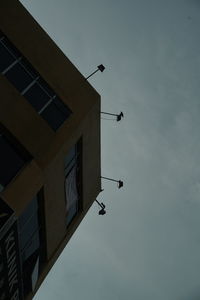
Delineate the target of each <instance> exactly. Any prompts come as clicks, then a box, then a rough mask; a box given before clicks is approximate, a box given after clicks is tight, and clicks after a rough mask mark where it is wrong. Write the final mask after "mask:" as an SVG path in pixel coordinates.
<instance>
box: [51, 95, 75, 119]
mask: <svg viewBox="0 0 200 300" xmlns="http://www.w3.org/2000/svg"><path fill="white" fill-rule="evenodd" d="M54 103H55V105H56V106H57V107H58V108H59V110H60V111H62V112H63V113H64V114H65V116H66V118H67V117H69V116H70V115H71V110H70V109H69V108H68V107H67V106H66V105H65V104H64V103H63V102H62V101H61V100H60V99H59V98H58V97H56V98H55V99H54Z"/></svg>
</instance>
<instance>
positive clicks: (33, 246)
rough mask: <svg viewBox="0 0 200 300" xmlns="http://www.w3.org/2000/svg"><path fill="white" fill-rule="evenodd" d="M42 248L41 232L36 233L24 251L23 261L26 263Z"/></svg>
mask: <svg viewBox="0 0 200 300" xmlns="http://www.w3.org/2000/svg"><path fill="white" fill-rule="evenodd" d="M39 246H40V238H39V232H38V231H36V232H35V233H34V235H32V236H31V237H30V239H29V241H28V243H27V244H26V247H25V248H24V250H23V251H22V260H23V262H24V261H26V260H27V259H28V258H29V257H30V256H31V255H32V254H33V253H34V252H35V251H37V250H38V248H39Z"/></svg>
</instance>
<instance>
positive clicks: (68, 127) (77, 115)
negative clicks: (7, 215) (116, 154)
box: [0, 0, 101, 299]
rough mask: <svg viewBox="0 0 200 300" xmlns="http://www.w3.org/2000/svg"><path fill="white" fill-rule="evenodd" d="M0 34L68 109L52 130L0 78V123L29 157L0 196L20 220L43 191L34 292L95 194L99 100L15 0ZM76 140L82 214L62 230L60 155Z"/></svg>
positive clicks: (6, 6)
mask: <svg viewBox="0 0 200 300" xmlns="http://www.w3.org/2000/svg"><path fill="white" fill-rule="evenodd" d="M0 30H1V31H2V32H3V33H4V34H5V35H6V36H7V38H8V39H9V40H10V41H11V42H12V43H13V44H14V45H15V46H16V48H17V49H18V50H19V51H20V52H21V53H22V55H23V56H24V57H25V58H26V59H27V60H28V61H29V62H30V64H31V65H32V66H34V68H35V69H36V70H37V71H38V73H40V74H41V76H42V78H43V79H44V80H45V81H46V82H47V83H48V84H49V86H50V87H51V88H52V89H53V90H54V91H55V92H56V94H57V95H58V96H59V97H60V98H61V99H62V101H63V102H64V103H66V105H67V106H68V107H69V108H70V110H71V111H72V114H71V115H70V117H69V119H67V120H66V121H65V122H64V123H63V125H62V126H61V127H60V128H59V129H58V130H57V131H56V132H54V131H53V130H52V129H51V128H50V127H49V126H48V124H47V123H46V122H45V121H44V120H43V119H42V118H41V117H40V115H38V114H37V112H36V111H35V110H34V109H33V108H32V107H31V105H30V104H29V103H28V102H27V101H26V100H25V99H24V97H23V96H21V95H20V93H19V92H18V91H17V90H16V89H15V87H14V86H13V85H12V84H11V83H10V82H9V81H8V80H7V79H6V78H5V76H3V75H0V89H1V98H0V123H1V124H2V125H3V126H4V127H5V128H6V129H7V130H8V131H9V132H10V133H11V134H12V135H13V136H14V137H15V138H16V140H17V141H19V143H20V144H21V145H22V146H23V147H24V148H25V149H26V150H27V152H28V153H30V155H31V156H32V159H31V160H30V161H29V162H28V163H27V164H26V165H25V166H24V168H23V169H21V171H20V172H19V173H18V174H17V175H16V177H15V178H13V180H12V181H11V182H10V183H9V184H8V185H7V186H6V188H5V189H4V190H3V191H2V192H1V193H0V197H1V198H2V199H4V201H6V202H7V203H8V204H9V206H10V207H11V208H12V209H13V210H14V212H15V214H16V216H20V214H21V213H22V212H23V211H24V209H25V208H26V206H27V204H28V203H29V202H30V201H31V199H33V197H34V196H35V195H36V193H37V192H38V191H39V190H40V189H41V188H43V191H44V204H45V227H46V248H47V261H46V265H45V267H44V270H43V272H42V273H41V275H40V278H39V281H38V283H37V287H36V289H35V291H34V293H35V292H36V291H37V289H38V287H39V286H40V284H41V283H42V281H43V279H44V278H45V276H46V274H47V273H48V271H49V270H50V268H51V267H52V265H53V264H54V262H55V260H56V259H57V257H58V256H59V254H60V253H61V251H62V250H63V248H64V247H65V245H66V243H67V242H68V240H69V239H70V237H71V236H72V234H73V233H74V231H75V230H76V228H77V226H78V225H79V223H80V222H81V220H82V218H83V217H84V216H85V214H86V212H87V210H88V209H89V208H90V206H91V204H92V203H93V201H94V200H95V199H96V197H97V195H98V194H99V192H100V190H101V181H100V176H101V168H100V163H101V162H100V96H99V94H98V93H97V92H96V91H95V90H94V88H93V87H92V86H91V85H90V84H89V83H88V82H87V81H86V80H85V78H84V77H83V76H82V75H81V74H80V72H79V71H78V70H77V69H76V68H75V67H74V65H73V64H72V63H71V62H70V61H69V60H68V58H67V57H66V56H65V55H64V54H63V53H62V51H61V50H60V49H59V48H58V47H57V46H56V45H55V43H54V42H53V41H52V40H51V38H50V37H49V36H48V35H47V34H46V32H45V31H44V30H43V29H42V28H41V27H40V26H39V25H38V23H37V22H36V21H35V20H34V19H33V18H32V16H31V15H30V14H29V13H28V12H27V11H26V10H25V8H24V7H23V6H22V5H21V4H20V2H19V1H17V0H1V3H0ZM81 137H82V210H81V211H80V212H79V213H78V215H77V216H76V217H75V219H74V220H73V221H72V224H71V225H70V226H69V227H68V228H67V229H66V224H65V191H64V180H65V176H64V157H65V156H66V154H67V153H68V151H69V149H70V148H71V147H72V146H73V145H74V144H75V143H76V142H77V141H78V140H79V139H80V138H81ZM32 295H33V294H31V295H29V297H28V298H27V299H32Z"/></svg>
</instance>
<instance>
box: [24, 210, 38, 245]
mask: <svg viewBox="0 0 200 300" xmlns="http://www.w3.org/2000/svg"><path fill="white" fill-rule="evenodd" d="M37 230H38V217H37V212H35V213H34V212H33V214H32V216H31V218H30V219H29V220H28V221H27V222H26V224H25V225H24V227H23V230H22V231H21V233H20V247H21V249H24V247H25V246H26V244H27V243H28V241H29V240H30V239H31V237H32V235H33V234H34V232H35V231H37Z"/></svg>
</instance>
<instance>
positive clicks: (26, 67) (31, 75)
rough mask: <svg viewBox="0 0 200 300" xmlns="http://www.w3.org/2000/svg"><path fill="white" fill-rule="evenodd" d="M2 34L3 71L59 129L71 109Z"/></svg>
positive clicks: (0, 66) (0, 62)
mask: <svg viewBox="0 0 200 300" xmlns="http://www.w3.org/2000/svg"><path fill="white" fill-rule="evenodd" d="M0 36H1V38H0V73H1V74H3V75H4V76H5V77H6V78H7V79H8V80H9V82H10V83H11V84H13V86H14V87H15V88H16V89H17V90H18V91H19V92H20V94H21V95H22V96H24V98H25V99H26V100H27V101H28V102H29V103H30V104H31V106H32V107H33V108H34V109H35V110H36V111H37V113H38V114H39V115H40V116H41V117H42V118H43V119H44V120H45V121H46V122H47V123H48V124H49V126H50V127H51V128H52V129H53V130H54V131H56V130H58V129H59V128H60V127H61V126H62V124H63V123H64V122H65V120H67V119H68V118H69V117H70V115H71V113H72V112H71V110H70V109H69V108H68V107H67V105H66V104H65V103H63V102H62V100H61V99H60V98H59V97H58V95H56V94H55V92H54V91H53V90H52V89H51V88H50V87H49V85H48V84H47V83H46V82H45V80H44V79H43V78H42V77H41V76H40V74H39V73H38V72H37V71H36V70H35V69H34V68H33V66H32V65H31V64H30V63H29V62H28V61H27V60H26V59H25V58H24V57H23V55H22V54H21V53H20V52H19V51H18V50H17V49H16V47H15V46H14V45H12V43H11V42H10V41H9V40H8V39H7V37H6V36H4V35H3V33H1V32H0Z"/></svg>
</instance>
